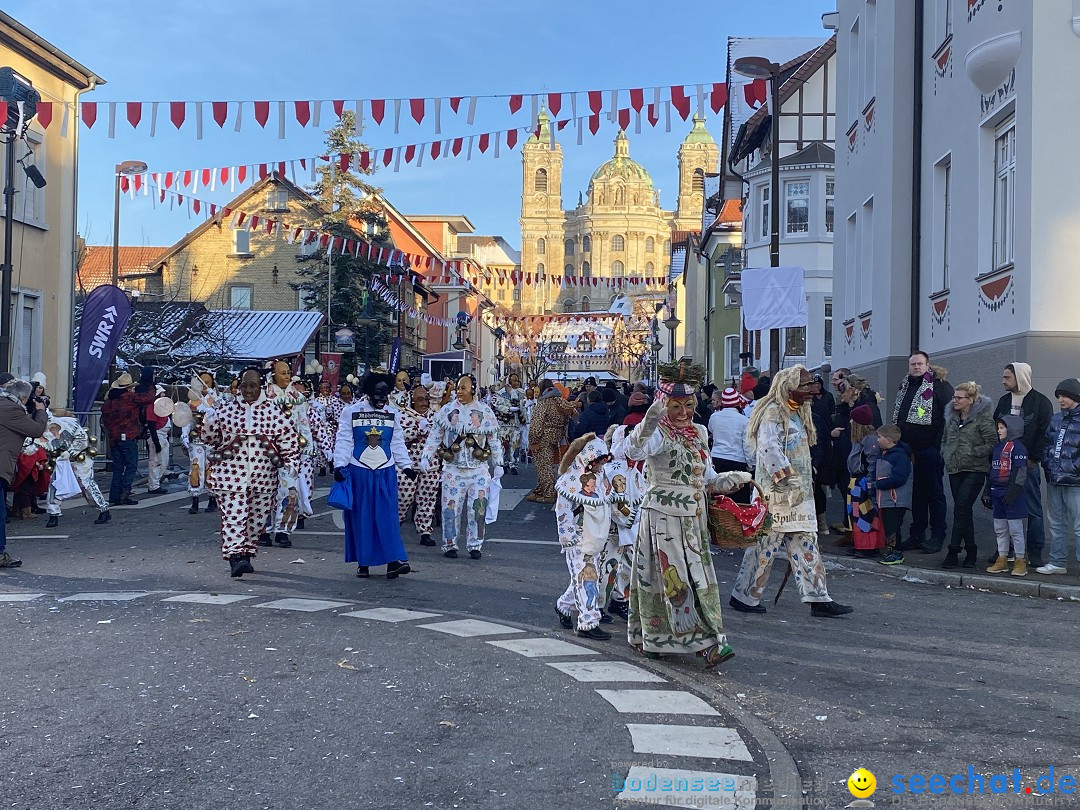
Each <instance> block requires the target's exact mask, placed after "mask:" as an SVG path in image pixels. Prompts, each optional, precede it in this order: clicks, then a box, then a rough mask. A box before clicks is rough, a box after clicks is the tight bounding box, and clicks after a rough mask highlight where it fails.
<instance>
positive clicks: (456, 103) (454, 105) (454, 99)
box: [450, 96, 462, 112]
mask: <svg viewBox="0 0 1080 810" xmlns="http://www.w3.org/2000/svg"><path fill="white" fill-rule="evenodd" d="M461 98H462V97H461V96H451V97H450V109H451V110H453V111H454V112H457V111H458V107H460V106H461Z"/></svg>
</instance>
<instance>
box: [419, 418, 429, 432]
mask: <svg viewBox="0 0 1080 810" xmlns="http://www.w3.org/2000/svg"><path fill="white" fill-rule="evenodd" d="M430 427H431V422H429V421H428V419H427V417H426V416H421V417H420V429H421V430H427V429H428V428H430Z"/></svg>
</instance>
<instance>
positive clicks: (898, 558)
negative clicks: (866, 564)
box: [878, 551, 904, 565]
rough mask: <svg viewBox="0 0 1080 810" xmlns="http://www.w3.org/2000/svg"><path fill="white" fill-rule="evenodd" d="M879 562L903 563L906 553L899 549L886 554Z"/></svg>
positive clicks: (884, 563) (889, 563) (883, 563)
mask: <svg viewBox="0 0 1080 810" xmlns="http://www.w3.org/2000/svg"><path fill="white" fill-rule="evenodd" d="M878 562H879V563H881V564H882V565H903V564H904V555H903V554H901V553H900V552H899V551H894V552H892V553H891V554H886V555H885V556H884V557H882V558H881V559H880V560H878Z"/></svg>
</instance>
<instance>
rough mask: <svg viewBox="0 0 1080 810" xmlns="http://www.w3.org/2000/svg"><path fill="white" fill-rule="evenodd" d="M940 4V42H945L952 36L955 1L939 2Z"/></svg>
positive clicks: (943, 0) (942, 0) (945, 0)
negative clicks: (953, 5)
mask: <svg viewBox="0 0 1080 810" xmlns="http://www.w3.org/2000/svg"><path fill="white" fill-rule="evenodd" d="M937 2H938V19H939V20H940V25H941V31H942V34H941V38H940V39H939V42H944V41H945V40H947V39H948V38H949V37H951V36H952V4H953V0H937Z"/></svg>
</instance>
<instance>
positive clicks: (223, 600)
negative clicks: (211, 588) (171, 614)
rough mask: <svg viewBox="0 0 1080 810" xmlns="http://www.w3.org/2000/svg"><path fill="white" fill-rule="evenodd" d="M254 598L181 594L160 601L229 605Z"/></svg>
mask: <svg viewBox="0 0 1080 810" xmlns="http://www.w3.org/2000/svg"><path fill="white" fill-rule="evenodd" d="M254 598H255V597H254V596H243V595H242V594H233V593H182V594H180V595H179V596H170V597H169V598H168V599H162V600H161V601H162V602H190V603H191V604H194V605H231V604H232V603H233V602H242V601H243V600H245V599H254Z"/></svg>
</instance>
